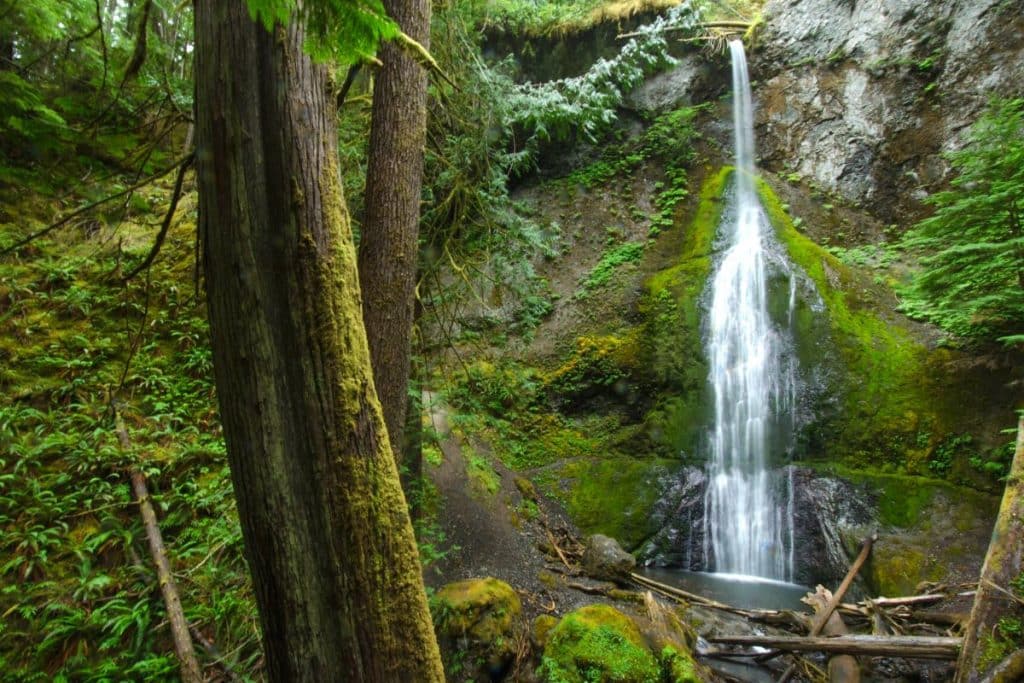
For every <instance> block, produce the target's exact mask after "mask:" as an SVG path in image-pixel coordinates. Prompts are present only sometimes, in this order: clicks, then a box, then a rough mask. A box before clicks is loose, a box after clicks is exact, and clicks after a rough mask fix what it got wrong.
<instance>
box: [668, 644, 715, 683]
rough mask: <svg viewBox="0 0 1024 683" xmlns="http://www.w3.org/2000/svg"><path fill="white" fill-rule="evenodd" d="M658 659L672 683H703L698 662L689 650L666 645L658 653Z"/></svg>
mask: <svg viewBox="0 0 1024 683" xmlns="http://www.w3.org/2000/svg"><path fill="white" fill-rule="evenodd" d="M658 660H659V661H660V662H661V666H662V668H663V669H664V670H665V673H666V678H667V679H668V680H669V681H670V683H701V681H703V680H704V679H703V678H702V677H701V675H700V673H699V672H700V668H699V667H698V665H697V662H696V661H695V660H694V658H693V655H692V654H690V652H689V651H688V650H683V649H678V648H675V647H672V646H671V645H666V646H665V647H664V648H662V650H661V652H660V653H659V654H658Z"/></svg>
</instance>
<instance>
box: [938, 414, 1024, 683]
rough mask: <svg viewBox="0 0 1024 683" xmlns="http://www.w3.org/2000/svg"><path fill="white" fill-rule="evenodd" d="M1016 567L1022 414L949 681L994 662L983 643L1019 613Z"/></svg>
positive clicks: (1022, 522)
mask: <svg viewBox="0 0 1024 683" xmlns="http://www.w3.org/2000/svg"><path fill="white" fill-rule="evenodd" d="M1021 570H1024V415H1022V416H1021V418H1020V422H1019V423H1018V425H1017V449H1016V451H1015V453H1014V456H1013V463H1012V464H1011V465H1010V475H1009V476H1008V477H1007V479H1006V489H1005V490H1004V491H1003V502H1002V504H1001V505H1000V506H999V515H998V516H997V517H996V523H995V526H994V527H993V528H992V540H991V541H989V546H988V553H987V554H986V555H985V563H984V564H983V565H982V567H981V580H980V581H979V582H978V592H977V593H976V594H975V596H974V607H973V608H972V609H971V619H970V621H968V622H967V628H966V629H965V630H964V646H963V650H962V651H961V652H960V659H959V660H958V661H957V667H956V678H955V679H954V681H955V683H976V682H977V681H980V680H982V679H983V678H985V676H986V674H988V672H989V670H990V669H991V668H992V667H993V666H994V665H995V664H997V663H998V662H991V663H988V662H986V661H985V659H987V658H985V657H983V655H984V654H985V650H986V649H987V648H986V645H987V644H989V643H991V642H992V639H993V638H999V637H1001V636H999V635H998V633H997V631H998V624H999V620H1000V619H1001V618H1003V617H1011V616H1014V617H1018V618H1019V617H1021V616H1022V614H1024V610H1022V609H1021V604H1020V602H1019V601H1017V600H1015V599H1014V597H1013V594H1012V593H1011V592H1010V591H1011V590H1012V589H1011V586H1010V584H1011V582H1012V581H1014V580H1017V579H1019V577H1020V576H1021ZM1002 637H1008V636H1002Z"/></svg>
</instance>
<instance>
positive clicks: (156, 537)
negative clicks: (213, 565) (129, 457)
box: [114, 410, 203, 683]
mask: <svg viewBox="0 0 1024 683" xmlns="http://www.w3.org/2000/svg"><path fill="white" fill-rule="evenodd" d="M114 422H115V431H116V432H117V440H118V442H119V443H120V445H121V450H123V451H129V450H131V441H130V440H129V439H128V431H127V430H126V429H125V426H124V422H123V421H122V420H121V416H120V415H119V414H118V413H117V412H116V410H115V412H114ZM129 477H130V478H131V482H132V492H133V493H134V494H135V500H136V501H137V502H138V504H139V513H140V514H141V515H142V522H143V525H144V526H145V527H146V539H147V540H148V541H149V551H150V554H151V555H152V556H153V563H154V564H155V565H156V574H157V579H158V581H159V583H160V592H161V593H163V596H164V604H165V605H166V606H167V620H168V621H169V622H170V625H171V636H172V637H173V638H174V650H175V652H176V653H177V655H178V663H179V664H180V666H181V680H182V681H184V682H185V683H201V681H202V680H203V676H202V673H200V670H199V662H198V661H197V660H196V653H195V650H194V649H193V647H192V638H191V637H190V636H189V629H188V622H187V621H186V620H185V613H184V611H182V609H181V599H180V598H179V597H178V588H177V586H176V585H175V583H174V576H173V575H172V574H171V565H170V563H169V562H168V561H167V550H166V548H165V547H164V540H163V536H162V535H161V534H160V526H159V525H158V524H157V521H156V512H154V511H153V503H152V501H151V500H150V497H149V490H148V489H147V488H146V475H144V474H143V473H142V470H140V469H139V468H138V467H133V468H132V469H131V470H130V471H129Z"/></svg>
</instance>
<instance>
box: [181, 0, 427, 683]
mask: <svg viewBox="0 0 1024 683" xmlns="http://www.w3.org/2000/svg"><path fill="white" fill-rule="evenodd" d="M195 20H196V109H197V123H196V140H197V149H198V152H197V157H196V158H197V170H198V177H199V198H200V199H199V214H200V219H199V220H200V227H201V230H202V234H203V242H204V248H205V251H204V267H205V272H206V278H207V286H208V301H209V315H210V332H211V340H212V346H213V353H214V372H215V377H216V381H217V394H218V396H219V399H220V406H221V418H222V420H223V424H224V435H225V439H226V442H227V447H228V459H229V462H230V465H231V475H232V481H233V483H234V488H235V495H236V498H237V500H238V511H239V518H240V520H241V523H242V532H243V536H244V539H245V546H246V556H247V558H248V561H249V565H250V568H251V570H252V574H253V583H254V586H255V592H256V600H257V606H258V608H259V612H260V622H261V626H262V629H263V647H264V651H265V653H266V666H267V674H268V677H269V679H270V680H271V681H289V682H290V681H441V680H443V673H442V671H441V664H440V657H439V655H438V650H437V644H436V642H435V639H434V634H433V629H432V625H431V622H430V616H429V613H428V611H427V605H426V598H425V593H424V589H423V581H422V576H421V569H420V564H419V558H418V555H417V549H416V544H415V540H414V538H413V534H412V527H411V525H410V523H409V516H408V513H407V511H406V505H405V499H404V498H403V496H402V491H401V487H400V486H399V482H398V472H397V470H396V467H395V462H394V457H393V456H392V453H391V448H390V444H389V442H388V439H387V437H386V433H385V429H384V421H383V419H382V416H381V411H380V404H379V402H378V400H377V396H376V393H375V391H374V387H373V377H372V372H371V369H370V356H369V350H368V348H367V343H366V334H365V331H364V329H363V324H362V318H361V315H360V305H359V301H360V293H359V283H358V278H357V268H356V256H355V250H354V247H353V243H352V233H351V228H350V225H349V219H348V214H347V210H346V207H345V203H344V196H343V194H342V191H341V181H340V174H339V172H338V168H337V149H336V142H335V130H334V116H335V110H334V106H333V99H332V98H331V97H330V96H329V94H328V90H327V74H326V71H325V69H324V68H322V67H320V66H317V65H314V64H313V63H312V62H311V61H310V59H309V58H308V57H307V56H306V55H305V54H304V53H303V52H302V45H303V42H304V31H303V28H302V26H301V24H300V22H298V21H293V22H291V25H290V26H289V27H287V28H283V27H280V26H278V27H276V28H275V30H274V31H273V33H269V32H267V31H265V30H264V29H263V27H262V26H261V25H258V24H256V23H255V22H253V21H252V20H251V19H250V17H249V13H248V10H247V8H246V5H245V3H244V2H243V0H197V1H196V3H195Z"/></svg>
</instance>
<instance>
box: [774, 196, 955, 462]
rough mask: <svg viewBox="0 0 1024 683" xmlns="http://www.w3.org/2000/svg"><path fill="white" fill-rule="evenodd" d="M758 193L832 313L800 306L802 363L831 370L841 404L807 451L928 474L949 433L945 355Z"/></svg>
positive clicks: (864, 281) (780, 207)
mask: <svg viewBox="0 0 1024 683" xmlns="http://www.w3.org/2000/svg"><path fill="white" fill-rule="evenodd" d="M758 191H759V193H760V197H761V202H762V205H763V206H764V208H765V212H766V213H767V215H768V219H769V221H770V222H771V224H772V225H773V226H774V228H775V232H776V234H777V235H778V237H779V239H780V240H781V241H782V243H783V244H784V245H785V246H786V249H787V250H788V252H789V255H790V258H791V259H792V261H793V262H794V263H795V264H796V265H797V266H799V267H800V268H801V269H802V270H803V271H804V272H805V273H806V274H807V275H808V276H809V277H810V278H811V279H812V280H813V281H814V284H815V286H816V288H817V290H818V293H819V294H820V296H821V298H822V300H823V301H824V304H825V307H826V309H827V313H826V314H825V315H822V314H821V313H819V312H817V311H815V310H813V308H812V307H811V306H810V304H808V303H807V302H800V304H799V305H798V309H797V311H796V325H797V335H798V340H797V344H798V354H799V357H800V361H801V363H802V364H804V366H805V367H809V366H815V365H818V366H822V365H823V366H824V367H826V368H828V369H829V371H830V374H831V375H832V377H830V381H829V383H830V385H831V387H832V391H833V392H834V393H835V396H837V397H838V399H839V405H838V410H836V411H834V413H833V414H831V415H826V416H823V418H822V420H821V421H820V422H819V424H818V425H816V431H815V432H814V433H812V437H811V438H812V441H813V443H811V444H810V447H809V449H808V450H810V451H812V452H815V455H817V456H828V457H832V458H839V459H842V460H844V461H845V462H847V463H849V464H851V465H859V466H865V465H878V464H882V463H885V462H891V463H894V464H897V465H899V466H900V467H902V468H904V469H905V470H906V471H907V472H910V473H923V472H925V471H927V462H928V456H929V453H930V452H931V450H932V449H933V448H934V446H935V445H936V444H937V438H936V436H938V435H942V434H945V433H946V432H947V431H948V427H947V423H948V419H947V416H948V413H949V406H947V405H945V404H943V400H944V398H943V397H944V392H943V391H942V390H941V389H942V387H940V386H937V384H936V381H935V380H934V379H933V378H934V377H935V376H936V373H935V372H934V370H935V368H936V367H937V366H938V365H941V364H942V363H943V362H944V361H945V360H946V358H945V355H944V353H943V352H933V353H929V351H928V350H927V349H926V348H925V347H924V346H923V345H921V344H919V343H917V342H916V341H915V340H914V339H912V338H911V337H910V335H909V334H908V333H907V332H906V331H905V330H904V329H903V328H901V327H899V326H898V325H897V324H895V323H894V322H893V321H890V320H885V319H883V318H882V317H881V315H880V314H879V313H878V311H879V310H881V309H880V306H879V304H878V297H879V296H880V295H879V294H878V293H877V292H876V291H875V289H874V285H872V284H871V283H870V282H869V281H868V279H867V278H866V277H863V276H861V275H860V274H859V273H858V272H857V271H855V270H853V269H852V268H850V267H848V266H847V265H845V264H843V263H842V262H841V261H839V259H837V258H836V257H835V256H833V255H832V254H831V253H829V252H828V251H826V250H825V249H823V248H822V247H820V246H818V245H817V244H815V243H814V242H813V241H811V240H810V239H809V238H808V237H806V236H805V235H803V234H801V233H800V232H798V231H797V230H796V228H795V227H794V224H793V221H792V220H791V219H790V217H789V216H788V215H787V214H786V211H785V209H784V208H783V205H782V204H781V203H780V201H779V199H778V197H777V196H776V195H775V193H774V192H772V190H771V188H769V187H768V185H767V184H766V183H765V182H764V181H763V180H762V181H759V183H758ZM834 354H835V355H837V356H838V358H835V359H833V358H832V356H833V355H834ZM933 435H936V436H933Z"/></svg>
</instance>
